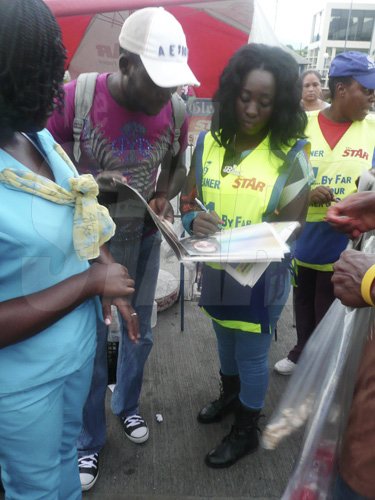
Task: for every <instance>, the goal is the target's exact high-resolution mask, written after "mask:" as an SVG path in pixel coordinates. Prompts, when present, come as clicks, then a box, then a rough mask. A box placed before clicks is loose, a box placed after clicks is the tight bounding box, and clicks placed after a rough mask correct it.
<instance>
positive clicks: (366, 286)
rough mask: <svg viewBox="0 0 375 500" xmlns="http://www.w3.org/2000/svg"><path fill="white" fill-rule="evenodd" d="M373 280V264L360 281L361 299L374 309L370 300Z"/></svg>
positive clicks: (374, 271) (374, 277)
mask: <svg viewBox="0 0 375 500" xmlns="http://www.w3.org/2000/svg"><path fill="white" fill-rule="evenodd" d="M374 279H375V264H374V265H372V266H371V267H370V268H369V269H367V271H366V272H365V274H364V276H363V278H362V281H361V295H362V298H363V300H364V301H365V302H366V304H368V305H369V306H373V307H375V304H374V302H373V300H372V298H371V287H372V283H373V281H374Z"/></svg>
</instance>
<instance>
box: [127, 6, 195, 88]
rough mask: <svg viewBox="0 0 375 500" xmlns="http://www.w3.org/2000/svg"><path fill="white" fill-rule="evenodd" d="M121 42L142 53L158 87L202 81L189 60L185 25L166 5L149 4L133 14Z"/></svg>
mask: <svg viewBox="0 0 375 500" xmlns="http://www.w3.org/2000/svg"><path fill="white" fill-rule="evenodd" d="M119 43H120V47H122V48H123V49H125V50H128V51H129V52H132V53H133V54H138V55H139V56H140V58H141V61H142V63H143V65H144V67H145V68H146V71H147V73H148V75H149V77H150V78H151V80H152V81H153V82H154V83H155V84H156V85H157V86H158V87H163V88H168V87H177V86H179V85H196V86H199V85H200V84H199V82H198V80H197V79H196V78H195V76H194V74H193V72H192V71H191V69H190V68H189V66H188V63H187V60H188V49H187V45H186V37H185V33H184V31H183V29H182V26H181V24H180V23H179V22H178V21H177V19H176V18H175V17H174V16H172V14H170V13H169V12H168V11H166V10H165V9H163V7H147V8H145V9H140V10H137V11H135V12H134V13H133V14H131V15H130V16H129V17H128V18H127V19H126V20H125V22H124V24H123V26H122V29H121V33H120V36H119Z"/></svg>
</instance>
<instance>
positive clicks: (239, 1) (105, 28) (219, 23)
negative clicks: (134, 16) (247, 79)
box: [45, 0, 254, 97]
mask: <svg viewBox="0 0 375 500" xmlns="http://www.w3.org/2000/svg"><path fill="white" fill-rule="evenodd" d="M45 2H46V3H47V4H48V5H49V7H50V8H51V10H52V11H53V13H54V14H55V15H56V17H57V20H58V22H59V24H60V26H61V29H62V32H63V39H64V43H65V46H66V48H67V50H68V60H67V69H69V71H70V73H71V76H72V77H73V78H74V77H76V76H77V75H78V74H79V73H82V72H85V71H99V72H103V71H115V70H116V69H117V59H118V41H117V40H118V34H119V31H120V29H121V26H122V24H123V22H124V19H125V18H126V17H127V16H128V15H129V13H131V12H132V11H134V10H136V9H139V8H143V7H147V6H158V5H162V6H164V7H165V8H166V9H167V10H168V11H169V12H171V13H172V14H173V15H174V16H175V17H176V18H177V19H178V20H179V22H180V23H181V24H182V26H183V28H184V31H185V33H186V38H187V43H188V47H189V65H190V66H191V68H192V70H193V72H194V73H195V75H196V76H197V78H198V80H199V81H200V82H201V87H199V88H197V89H195V90H196V94H197V96H198V97H211V96H212V94H213V92H214V91H215V89H216V87H217V83H218V78H219V75H220V73H221V71H222V69H223V68H224V66H225V64H226V62H227V61H228V59H229V57H230V56H231V55H232V54H233V53H234V52H235V50H236V49H237V48H238V47H240V46H241V45H243V44H245V43H247V41H248V38H249V33H250V27H251V20H252V17H253V3H254V0H215V1H201V0H190V1H189V2H186V0H185V1H183V0H159V1H158V2H156V1H153V0H85V1H81V2H77V0H45Z"/></svg>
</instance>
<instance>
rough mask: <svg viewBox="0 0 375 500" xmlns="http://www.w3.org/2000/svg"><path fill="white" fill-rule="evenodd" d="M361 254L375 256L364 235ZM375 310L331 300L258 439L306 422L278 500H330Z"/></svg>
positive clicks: (266, 442)
mask: <svg viewBox="0 0 375 500" xmlns="http://www.w3.org/2000/svg"><path fill="white" fill-rule="evenodd" d="M362 250H364V251H366V252H369V253H375V238H374V236H372V235H370V234H369V235H366V238H364V241H363V245H362ZM374 311H375V309H374V308H370V307H366V308H361V309H354V310H351V309H349V308H347V307H345V306H343V305H342V304H341V302H340V301H338V300H336V301H335V302H334V303H333V304H332V306H331V307H330V309H329V311H328V312H327V314H326V316H325V317H324V318H323V320H322V321H321V322H320V324H319V325H318V327H317V328H316V330H315V331H314V334H313V335H312V336H311V338H310V340H309V342H308V343H307V345H306V346H305V348H304V351H303V353H302V355H301V358H300V360H299V362H298V365H297V367H296V369H295V371H294V372H293V375H292V377H291V379H290V382H289V384H288V387H287V389H286V391H285V393H284V395H283V397H282V399H281V401H280V403H279V405H278V407H277V409H276V410H275V412H274V414H273V415H272V417H271V419H270V421H269V423H268V425H267V427H266V428H265V430H264V433H263V436H262V442H263V446H264V448H266V449H274V448H276V447H277V446H278V444H279V443H280V441H281V440H282V439H283V438H285V437H287V436H288V435H290V434H292V433H293V432H294V431H296V430H297V429H300V428H301V427H302V426H303V425H305V424H306V428H305V435H304V439H303V443H302V448H301V451H300V454H299V457H298V458H297V461H296V465H295V469H294V471H293V474H292V476H291V478H290V480H289V483H288V485H287V488H286V490H285V492H284V495H283V496H282V500H323V499H329V498H331V489H332V481H333V479H334V477H335V476H336V457H337V454H338V450H339V448H340V440H341V437H342V435H343V431H344V429H345V427H346V421H347V417H348V413H349V409H350V405H351V401H352V397H353V390H354V385H355V382H356V375H357V371H358V365H359V362H360V359H361V355H362V350H363V345H364V342H365V340H366V338H367V335H368V332H369V328H370V325H372V324H373V322H374V319H375V314H374Z"/></svg>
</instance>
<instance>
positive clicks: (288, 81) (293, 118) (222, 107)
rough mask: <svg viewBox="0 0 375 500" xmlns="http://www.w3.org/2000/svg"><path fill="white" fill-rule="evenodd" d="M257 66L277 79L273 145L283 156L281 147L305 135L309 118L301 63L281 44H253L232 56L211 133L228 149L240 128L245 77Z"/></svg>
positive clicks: (271, 128)
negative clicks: (239, 102) (303, 102)
mask: <svg viewBox="0 0 375 500" xmlns="http://www.w3.org/2000/svg"><path fill="white" fill-rule="evenodd" d="M255 69H262V70H265V71H269V72H270V73H272V75H273V76H274V78H275V84H276V93H275V99H274V103H273V111H272V115H271V118H270V121H269V132H270V146H271V149H272V151H274V152H275V154H279V155H281V156H284V155H283V154H282V153H281V152H280V150H281V147H282V146H291V145H292V143H293V142H294V140H295V139H297V138H301V137H304V130H305V127H306V124H307V118H306V114H305V112H304V111H303V110H302V108H301V105H300V99H301V82H300V80H299V75H298V65H297V63H296V62H295V61H294V59H293V58H292V56H290V55H289V54H288V53H286V52H285V51H284V50H282V49H280V48H278V47H270V46H267V45H263V44H256V43H251V44H249V45H244V46H243V47H241V48H240V49H239V50H238V51H237V52H236V53H235V54H234V55H233V56H232V57H231V59H230V60H229V62H228V64H227V66H226V67H225V69H224V71H223V72H222V74H221V77H220V83H219V88H218V90H217V91H216V93H215V95H214V97H213V100H214V114H213V118H212V124H211V133H212V135H213V137H214V138H215V140H216V141H217V142H218V143H219V144H220V145H221V146H224V147H225V148H228V147H229V146H230V144H231V143H232V142H233V139H234V137H235V134H236V130H237V120H236V112H235V104H236V100H237V98H238V96H239V94H240V91H241V86H242V85H243V82H244V79H245V77H246V76H247V74H248V73H249V72H250V71H252V70H255ZM279 152H280V153H279Z"/></svg>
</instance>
